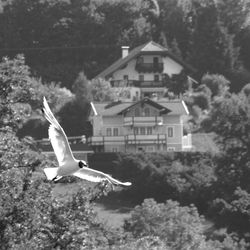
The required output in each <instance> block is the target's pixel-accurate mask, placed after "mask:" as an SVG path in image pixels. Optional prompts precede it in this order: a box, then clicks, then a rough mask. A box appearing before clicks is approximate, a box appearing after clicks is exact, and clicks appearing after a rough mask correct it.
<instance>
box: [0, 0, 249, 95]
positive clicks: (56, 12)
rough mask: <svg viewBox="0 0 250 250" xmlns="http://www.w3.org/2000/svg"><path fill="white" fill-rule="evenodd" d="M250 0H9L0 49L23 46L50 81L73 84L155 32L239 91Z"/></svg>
mask: <svg viewBox="0 0 250 250" xmlns="http://www.w3.org/2000/svg"><path fill="white" fill-rule="evenodd" d="M247 2H248V1H244V0H243V1H237V2H236V1H233V0H228V1H223V0H219V1H209V0H203V1H199V0H178V1H176V0H168V1H165V0H158V1H156V0H139V1H138V0H126V1H125V0H112V1H108V0H104V1H103V0H92V1H90V0H75V1H69V0H63V1H58V0H53V1H51V0H14V1H13V0H9V1H2V3H1V13H0V56H1V57H2V56H6V55H7V56H10V57H12V56H14V55H16V54H18V53H23V54H24V55H25V58H26V62H27V64H28V65H29V66H30V67H31V68H32V71H33V73H34V74H36V75H37V76H41V77H42V78H43V80H44V81H47V82H51V81H56V82H62V86H66V87H68V88H69V89H71V87H72V84H73V82H74V80H75V79H76V78H77V75H78V73H79V72H80V71H82V70H83V71H84V72H85V74H86V75H87V77H88V78H89V79H91V78H93V77H94V76H95V75H97V73H99V72H100V71H101V70H103V69H104V68H105V67H107V66H108V65H110V63H112V62H113V61H114V60H116V59H117V58H119V57H120V53H121V52H120V47H121V46H122V45H129V46H130V47H131V48H133V47H135V46H137V45H140V44H142V43H144V42H147V41H149V40H154V41H155V42H158V43H160V44H162V45H164V46H168V47H169V48H170V49H171V50H172V51H173V52H174V53H176V54H178V55H179V56H180V57H182V58H183V59H184V60H186V61H187V62H188V63H190V64H192V65H193V66H194V67H195V68H196V69H197V73H196V75H195V77H196V78H197V79H198V80H199V78H200V77H201V76H202V75H203V74H204V73H219V74H223V75H224V76H226V77H227V78H228V79H229V80H230V81H231V82H232V84H231V90H232V91H239V90H240V89H241V88H242V86H243V85H244V84H245V83H246V82H249V80H250V74H249V69H250V59H249V58H250V56H249V55H250V45H249V44H250V43H249V40H250V28H249V22H248V20H249V11H248V10H249V6H248V4H249V3H247Z"/></svg>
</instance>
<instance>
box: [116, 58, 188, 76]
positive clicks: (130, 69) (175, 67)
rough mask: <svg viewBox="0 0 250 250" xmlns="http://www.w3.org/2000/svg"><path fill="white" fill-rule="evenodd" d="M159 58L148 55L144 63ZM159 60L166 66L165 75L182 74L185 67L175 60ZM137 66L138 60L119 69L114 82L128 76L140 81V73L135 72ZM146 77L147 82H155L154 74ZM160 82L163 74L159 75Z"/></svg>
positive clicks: (146, 74)
mask: <svg viewBox="0 0 250 250" xmlns="http://www.w3.org/2000/svg"><path fill="white" fill-rule="evenodd" d="M154 57H157V56H153V55H147V56H143V60H144V63H153V58H154ZM158 58H159V63H161V62H162V63H163V64H164V69H163V73H167V74H168V75H169V76H171V75H172V74H178V73H180V72H181V70H182V69H183V67H182V66H181V65H180V64H179V63H177V62H175V61H174V60H173V59H171V58H170V57H160V56H158ZM135 65H136V59H133V60H131V61H130V62H128V64H127V66H126V67H125V68H123V69H118V70H117V71H115V72H114V73H113V77H112V78H113V80H123V76H124V75H128V78H129V80H139V73H138V72H137V71H136V70H135ZM142 74H143V75H144V80H145V81H153V80H154V75H155V74H154V73H142ZM159 76H160V80H161V74H160V73H159Z"/></svg>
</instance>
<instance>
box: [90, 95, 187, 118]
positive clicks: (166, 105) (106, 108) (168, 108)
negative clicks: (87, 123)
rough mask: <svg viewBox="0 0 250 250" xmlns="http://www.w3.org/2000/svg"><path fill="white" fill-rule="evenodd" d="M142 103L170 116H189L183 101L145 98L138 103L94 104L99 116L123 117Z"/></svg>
mask: <svg viewBox="0 0 250 250" xmlns="http://www.w3.org/2000/svg"><path fill="white" fill-rule="evenodd" d="M141 102H147V103H148V104H149V105H151V106H154V107H156V108H157V109H159V110H161V112H163V113H165V114H166V113H167V114H170V115H187V114H188V110H187V107H186V105H185V103H184V102H183V101H182V100H177V101H168V100H166V99H162V100H158V101H154V100H152V99H149V98H147V97H146V98H144V99H142V100H140V101H138V102H116V103H112V104H107V103H95V104H93V105H94V107H95V110H96V112H97V114H98V115H102V116H115V115H122V114H124V113H126V111H127V110H128V109H129V108H131V107H133V106H135V105H137V104H138V103H141Z"/></svg>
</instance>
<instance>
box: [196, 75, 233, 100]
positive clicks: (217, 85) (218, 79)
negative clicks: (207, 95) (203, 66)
mask: <svg viewBox="0 0 250 250" xmlns="http://www.w3.org/2000/svg"><path fill="white" fill-rule="evenodd" d="M201 83H202V84H204V85H205V86H207V87H208V88H209V89H210V90H211V94H212V97H213V98H214V97H215V96H223V95H225V94H226V93H227V91H228V89H229V85H230V82H229V81H228V80H227V79H226V78H225V77H224V76H223V75H218V74H205V75H204V76H203V77H202V79H201Z"/></svg>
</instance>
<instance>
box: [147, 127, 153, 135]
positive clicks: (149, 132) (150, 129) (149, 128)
mask: <svg viewBox="0 0 250 250" xmlns="http://www.w3.org/2000/svg"><path fill="white" fill-rule="evenodd" d="M147 135H152V127H147Z"/></svg>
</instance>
